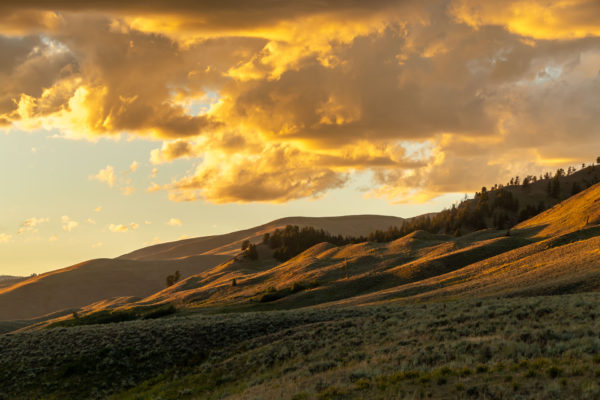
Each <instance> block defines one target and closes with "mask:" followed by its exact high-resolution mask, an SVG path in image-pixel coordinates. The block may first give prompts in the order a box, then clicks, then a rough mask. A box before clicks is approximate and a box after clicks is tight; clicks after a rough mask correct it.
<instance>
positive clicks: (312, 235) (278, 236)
mask: <svg viewBox="0 0 600 400" xmlns="http://www.w3.org/2000/svg"><path fill="white" fill-rule="evenodd" d="M364 241H366V238H364V237H358V238H356V237H347V236H342V235H337V236H336V235H331V234H329V233H328V232H325V231H324V230H323V229H315V228H313V227H311V226H306V227H304V228H300V227H299V226H296V225H288V226H286V227H285V229H283V230H280V229H276V230H275V231H274V232H272V233H265V235H264V237H263V244H265V245H267V246H269V247H270V248H271V249H273V250H274V251H273V257H275V258H276V259H277V260H279V261H287V260H289V259H290V258H292V257H294V256H296V255H298V254H300V253H302V252H303V251H304V250H306V249H309V248H310V247H312V246H314V245H315V244H318V243H321V242H329V243H332V244H335V245H338V246H339V245H343V244H349V243H360V242H364Z"/></svg>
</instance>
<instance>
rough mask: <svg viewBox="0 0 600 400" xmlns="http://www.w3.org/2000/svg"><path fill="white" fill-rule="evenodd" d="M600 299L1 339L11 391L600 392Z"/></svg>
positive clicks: (172, 320) (148, 324) (248, 395)
mask: <svg viewBox="0 0 600 400" xmlns="http://www.w3.org/2000/svg"><path fill="white" fill-rule="evenodd" d="M599 302H600V294H598V293H587V294H575V295H561V296H550V297H527V298H521V297H519V298H511V299H506V298H493V299H491V298H490V299H472V300H460V301H459V300H457V301H448V302H439V303H423V304H398V303H396V304H393V305H380V306H371V307H358V308H352V309H349V308H324V309H318V310H303V311H275V312H269V313H248V314H226V315H213V316H207V315H201V314H189V315H187V316H185V315H184V316H179V315H180V314H177V316H171V317H166V318H163V319H153V320H137V321H130V322H120V323H112V324H105V325H89V326H76V327H69V328H65V327H61V328H53V329H45V330H41V331H36V332H28V333H19V334H13V335H3V336H0V353H1V354H2V355H3V357H2V358H1V359H0V382H3V384H2V388H3V392H4V393H3V397H2V398H38V397H44V398H61V399H62V398H104V397H107V396H110V395H112V396H114V398H115V399H116V398H118V399H121V398H125V399H148V398H156V399H159V398H163V399H175V398H177V399H192V398H202V399H217V398H231V399H281V398H284V399H313V398H314V399H337V398H340V399H341V398H344V399H345V398H356V399H371V398H381V399H396V398H483V397H486V398H540V399H542V398H543V399H552V398H557V399H558V398H561V399H563V398H578V399H579V398H590V399H592V398H598V397H599V396H600V386H599V384H598V377H600V337H599V335H598V332H600V329H599V328H600V318H599V317H600V314H598V311H597V310H598V304H599Z"/></svg>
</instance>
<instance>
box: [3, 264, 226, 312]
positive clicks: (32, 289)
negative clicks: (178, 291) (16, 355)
mask: <svg viewBox="0 0 600 400" xmlns="http://www.w3.org/2000/svg"><path fill="white" fill-rule="evenodd" d="M227 258H228V257H227V256H218V255H209V256H199V257H191V258H188V259H185V260H181V261H178V262H175V261H161V262H150V261H148V262H140V261H132V260H110V259H97V260H91V261H86V262H83V263H80V264H76V265H73V266H71V267H68V268H64V269H60V270H56V271H52V272H48V273H45V274H41V275H39V276H36V277H32V278H29V279H27V280H24V281H21V282H19V283H17V284H15V285H12V286H10V287H6V288H3V289H0V320H16V319H30V318H34V317H37V316H41V315H44V314H47V313H51V312H55V311H58V310H62V309H70V308H77V307H82V306H85V305H88V304H90V303H94V302H97V301H100V300H104V299H108V298H111V297H118V296H136V297H145V296H148V295H150V294H152V293H155V292H157V291H159V290H160V289H162V288H163V287H164V286H165V277H166V276H167V275H169V274H172V273H173V272H175V271H176V270H178V271H179V272H180V274H181V276H182V278H185V277H188V276H190V275H193V274H197V273H199V272H201V271H204V270H206V269H209V268H211V267H213V266H215V265H217V264H219V263H220V262H223V261H225V260H226V259H227Z"/></svg>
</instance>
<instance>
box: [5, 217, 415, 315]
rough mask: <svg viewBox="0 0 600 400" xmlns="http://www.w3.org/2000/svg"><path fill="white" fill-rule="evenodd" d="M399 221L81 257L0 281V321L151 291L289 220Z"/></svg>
mask: <svg viewBox="0 0 600 400" xmlns="http://www.w3.org/2000/svg"><path fill="white" fill-rule="evenodd" d="M402 222H403V219H402V218H398V217H388V216H377V215H358V216H346V217H325V218H305V217H294V218H284V219H280V220H276V221H273V222H270V223H268V224H265V225H262V226H259V227H255V228H252V229H247V230H243V231H238V232H233V233H229V234H226V235H217V236H208V237H201V238H195V239H187V240H182V241H178V242H172V243H165V244H160V245H155V246H151V247H147V248H143V249H140V250H138V251H135V252H133V253H129V254H126V255H124V256H121V257H118V258H116V259H97V260H90V261H85V262H82V263H79V264H76V265H73V266H70V267H67V268H63V269H59V270H56V271H51V272H48V273H44V274H40V275H38V276H34V277H30V278H27V279H24V280H20V281H18V282H16V283H14V284H12V285H6V286H0V321H2V320H4V321H6V320H21V319H31V318H35V317H40V316H43V315H45V314H48V313H54V312H57V311H60V310H63V311H64V313H70V312H71V311H73V310H74V309H78V308H81V307H84V306H86V305H88V304H90V303H94V302H98V301H101V300H105V299H110V298H112V297H121V296H133V297H139V298H143V297H146V296H150V295H152V294H153V293H156V292H158V291H160V290H161V289H162V288H164V287H165V278H166V276H167V275H170V274H173V273H174V272H175V271H179V272H180V274H181V278H182V279H185V278H187V277H189V276H191V275H194V274H198V273H201V272H203V271H207V270H210V269H211V268H213V267H215V266H217V265H219V264H221V263H223V262H226V261H227V260H229V259H231V258H232V257H233V255H235V254H236V253H237V252H239V248H240V244H241V242H242V241H244V240H246V239H249V240H251V241H259V240H262V235H264V234H265V233H267V232H271V231H274V230H275V229H277V228H282V227H285V225H286V224H290V223H294V224H301V225H303V226H315V227H317V228H320V229H328V230H329V231H331V232H337V233H341V232H350V233H352V234H353V235H362V234H367V233H368V232H370V231H371V230H373V229H384V228H387V227H389V226H391V225H394V224H401V223H402Z"/></svg>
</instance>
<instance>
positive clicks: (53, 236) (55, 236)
mask: <svg viewBox="0 0 600 400" xmlns="http://www.w3.org/2000/svg"><path fill="white" fill-rule="evenodd" d="M57 240H58V235H52V236H50V237H49V238H48V241H49V242H56V241H57Z"/></svg>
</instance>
